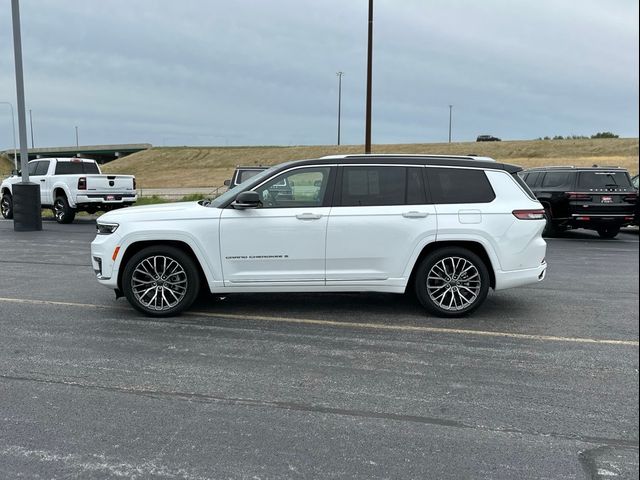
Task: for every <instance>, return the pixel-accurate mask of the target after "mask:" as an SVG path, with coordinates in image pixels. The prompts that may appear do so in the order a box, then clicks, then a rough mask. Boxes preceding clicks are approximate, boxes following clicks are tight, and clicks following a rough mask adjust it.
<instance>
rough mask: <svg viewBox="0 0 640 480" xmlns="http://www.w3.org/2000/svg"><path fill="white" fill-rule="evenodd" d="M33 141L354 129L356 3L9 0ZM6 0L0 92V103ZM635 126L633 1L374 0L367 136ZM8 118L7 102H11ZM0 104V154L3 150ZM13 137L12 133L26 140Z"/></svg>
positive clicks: (8, 88) (6, 33) (329, 138)
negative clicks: (17, 19) (17, 22)
mask: <svg viewBox="0 0 640 480" xmlns="http://www.w3.org/2000/svg"><path fill="white" fill-rule="evenodd" d="M20 3H21V20H22V22H21V23H22V41H23V57H24V75H25V90H26V105H27V109H32V112H33V130H34V137H35V145H36V147H38V146H40V147H44V146H62V145H72V144H75V129H74V127H75V126H78V128H79V137H80V143H81V144H104V143H138V142H149V143H152V144H154V145H160V146H161V145H304V144H332V143H335V141H336V118H337V99H338V80H337V77H336V72H337V71H343V72H344V78H343V89H342V99H343V103H342V107H343V109H342V143H345V144H347V143H348V144H361V143H363V142H364V109H365V84H366V43H367V6H368V1H367V0H315V1H311V0H269V1H264V0H226V1H221V0H180V1H175V0H171V1H169V0H135V1H133V0H21V2H20ZM10 5H11V2H10V0H0V13H1V15H0V102H2V101H9V102H11V103H12V104H13V105H14V107H15V105H16V100H15V98H16V94H15V79H14V64H13V41H12V36H11V11H10ZM449 104H453V105H454V107H453V129H452V130H453V140H454V141H469V140H474V139H475V137H476V136H477V135H478V134H492V135H497V136H499V137H501V138H503V139H510V140H519V139H532V138H536V137H541V136H545V135H550V136H553V135H571V134H576V135H590V134H593V133H595V132H598V131H605V130H606V131H612V132H615V133H617V134H619V135H620V136H624V137H637V136H638V1H637V0H607V1H603V0H573V1H570V0H535V1H520V0H503V1H499V0H483V1H477V0H431V1H427V0H375V11H374V60H373V123H372V125H373V133H372V137H373V143H374V144H376V143H417V142H439V141H447V136H448V122H449V107H448V105H449ZM16 115H17V112H16ZM10 129H11V122H10V114H9V107H8V106H7V105H2V104H0V149H5V148H11V147H12V142H13V141H12V138H11V134H10ZM30 143H31V141H30V140H29V144H30Z"/></svg>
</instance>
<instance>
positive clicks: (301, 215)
mask: <svg viewBox="0 0 640 480" xmlns="http://www.w3.org/2000/svg"><path fill="white" fill-rule="evenodd" d="M296 218H297V219H298V220H318V219H320V218H322V215H320V214H318V213H299V214H298V215H296Z"/></svg>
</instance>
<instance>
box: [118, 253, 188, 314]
mask: <svg viewBox="0 0 640 480" xmlns="http://www.w3.org/2000/svg"><path fill="white" fill-rule="evenodd" d="M161 270H162V271H161ZM167 271H168V272H169V275H165V273H166V272H167ZM122 291H123V292H124V295H125V297H126V298H127V300H128V301H129V303H130V304H131V306H133V308H135V309H136V310H138V311H139V312H142V313H144V314H145V315H149V316H152V317H170V316H173V315H177V314H179V313H180V312H182V311H184V310H185V309H187V308H189V307H190V306H191V304H192V303H193V301H194V300H195V299H196V297H197V296H198V293H199V291H200V275H199V272H198V268H197V267H196V264H195V263H194V261H193V260H192V259H191V257H190V256H189V255H187V254H186V253H184V252H183V251H182V250H179V249H177V248H175V247H170V246H168V245H167V246H164V245H157V246H153V247H147V248H145V249H143V250H141V251H139V252H138V253H136V254H135V255H133V256H132V257H131V258H130V259H129V261H128V262H127V264H126V265H125V267H124V271H123V273H122ZM158 294H160V296H158Z"/></svg>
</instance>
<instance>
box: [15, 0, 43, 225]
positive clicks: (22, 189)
mask: <svg viewBox="0 0 640 480" xmlns="http://www.w3.org/2000/svg"><path fill="white" fill-rule="evenodd" d="M11 17H12V21H13V54H14V61H15V65H16V100H17V103H18V133H19V135H20V167H21V168H22V181H21V182H19V183H14V184H13V187H12V189H13V192H12V193H13V229H14V230H15V231H17V232H33V231H38V230H42V216H41V211H42V206H41V204H40V185H37V184H35V183H33V182H29V152H28V150H27V149H28V146H27V121H26V118H25V117H26V116H25V108H24V77H23V75H22V41H21V39H20V5H19V2H18V0H11Z"/></svg>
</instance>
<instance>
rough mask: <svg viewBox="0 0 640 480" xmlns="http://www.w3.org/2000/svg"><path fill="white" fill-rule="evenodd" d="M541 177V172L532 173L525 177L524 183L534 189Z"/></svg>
mask: <svg viewBox="0 0 640 480" xmlns="http://www.w3.org/2000/svg"><path fill="white" fill-rule="evenodd" d="M539 177H540V172H532V173H529V174H528V175H527V176H526V177H525V179H524V181H525V183H526V184H527V185H529V186H530V187H533V186H535V184H536V182H537V181H538V178H539Z"/></svg>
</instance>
